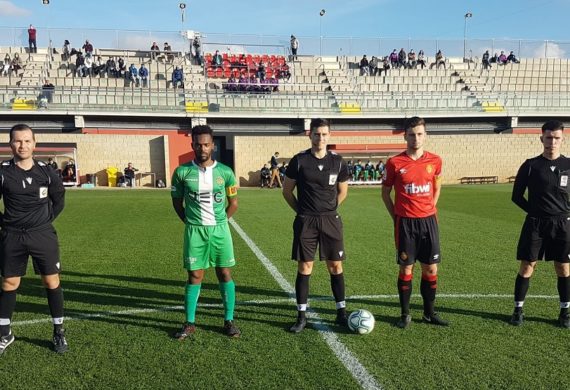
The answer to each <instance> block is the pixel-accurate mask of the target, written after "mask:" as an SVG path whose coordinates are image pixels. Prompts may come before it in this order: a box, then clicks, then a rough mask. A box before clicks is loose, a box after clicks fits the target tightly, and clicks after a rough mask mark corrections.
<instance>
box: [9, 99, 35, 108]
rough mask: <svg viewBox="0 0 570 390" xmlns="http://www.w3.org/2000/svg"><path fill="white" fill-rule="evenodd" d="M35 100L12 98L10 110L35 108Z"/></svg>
mask: <svg viewBox="0 0 570 390" xmlns="http://www.w3.org/2000/svg"><path fill="white" fill-rule="evenodd" d="M36 109H37V107H36V101H35V100H26V99H14V103H12V110H36Z"/></svg>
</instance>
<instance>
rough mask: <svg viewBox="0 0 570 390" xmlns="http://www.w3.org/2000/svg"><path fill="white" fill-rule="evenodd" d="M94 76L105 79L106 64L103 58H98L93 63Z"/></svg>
mask: <svg viewBox="0 0 570 390" xmlns="http://www.w3.org/2000/svg"><path fill="white" fill-rule="evenodd" d="M92 72H93V76H99V77H103V75H104V74H105V62H103V58H101V56H97V58H95V61H93V71H92Z"/></svg>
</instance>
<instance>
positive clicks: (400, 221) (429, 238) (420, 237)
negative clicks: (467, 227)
mask: <svg viewBox="0 0 570 390" xmlns="http://www.w3.org/2000/svg"><path fill="white" fill-rule="evenodd" d="M394 237H395V239H396V249H397V251H398V252H397V254H396V261H397V263H398V264H400V265H412V264H414V263H415V262H416V260H417V261H419V262H420V263H423V264H437V263H439V262H440V261H441V254H440V248H439V228H438V226H437V217H436V216H435V215H432V216H429V217H425V218H406V217H399V216H396V226H395V234H394Z"/></svg>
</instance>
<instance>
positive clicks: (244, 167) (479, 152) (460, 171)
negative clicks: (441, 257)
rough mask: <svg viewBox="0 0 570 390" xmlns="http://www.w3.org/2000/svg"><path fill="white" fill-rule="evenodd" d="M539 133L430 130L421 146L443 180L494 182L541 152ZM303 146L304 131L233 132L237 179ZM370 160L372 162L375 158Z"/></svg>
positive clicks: (376, 140)
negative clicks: (437, 163)
mask: <svg viewBox="0 0 570 390" xmlns="http://www.w3.org/2000/svg"><path fill="white" fill-rule="evenodd" d="M343 134H346V132H343ZM361 134H362V133H361ZM539 136H540V134H450V135H430V136H429V138H428V142H427V145H426V149H427V150H429V151H432V152H434V153H437V154H439V155H440V156H441V157H442V158H443V162H444V168H443V169H444V172H443V184H457V183H459V180H460V178H462V177H465V176H498V178H499V182H508V178H509V177H511V176H514V175H516V173H517V170H518V168H519V166H520V165H521V164H522V162H523V161H524V160H525V159H527V158H529V157H532V156H536V155H539V154H540V153H541V152H542V144H541V143H540V140H539ZM330 143H331V144H339V145H340V144H357V145H358V144H384V145H387V146H389V145H390V144H392V145H401V144H402V143H403V136H402V135H389V136H363V135H355V136H346V135H343V136H339V137H335V136H334V132H333V136H332V137H331V140H330ZM309 146H310V143H309V139H308V137H307V136H305V135H298V136H289V137H279V136H266V137H261V136H236V138H235V171H236V176H237V177H238V180H239V182H240V185H241V186H257V185H259V171H260V169H261V167H262V166H263V164H267V163H268V162H269V159H270V158H271V156H272V155H273V153H275V152H279V157H280V162H283V161H289V160H290V159H291V157H293V155H294V154H296V153H298V152H299V151H301V150H304V149H307V148H309ZM400 150H401V149H400ZM569 151H570V147H569V145H568V144H566V145H565V146H564V147H563V153H564V154H566V155H567V154H568V152H569ZM371 154H373V153H363V154H361V156H362V160H363V161H366V160H367V159H368V156H370V155H371ZM391 154H395V153H391ZM373 161H374V162H375V163H377V160H373Z"/></svg>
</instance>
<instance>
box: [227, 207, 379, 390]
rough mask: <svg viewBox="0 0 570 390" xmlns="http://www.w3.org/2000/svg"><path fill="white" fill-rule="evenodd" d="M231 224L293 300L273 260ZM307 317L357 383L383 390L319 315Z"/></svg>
mask: <svg viewBox="0 0 570 390" xmlns="http://www.w3.org/2000/svg"><path fill="white" fill-rule="evenodd" d="M230 224H231V225H232V226H233V228H234V229H235V230H236V232H237V233H238V234H239V235H240V237H241V238H242V240H243V241H244V242H245V243H246V244H247V246H249V248H250V249H251V251H252V252H253V253H254V254H255V256H257V258H258V259H259V261H261V263H262V264H263V266H264V267H265V268H266V269H267V271H269V273H270V274H271V276H272V277H273V279H275V281H276V282H277V284H279V286H280V287H281V289H283V291H285V292H286V293H287V294H289V296H290V297H291V300H293V297H294V296H295V289H294V288H293V286H291V284H290V283H289V282H288V281H287V280H286V279H285V278H284V277H283V275H282V274H281V272H279V270H278V269H277V268H276V267H275V265H273V263H272V262H271V260H269V259H268V258H267V257H266V256H265V255H264V254H263V252H261V249H259V247H258V246H257V245H256V244H255V243H254V242H253V241H252V240H251V238H249V236H248V235H247V233H246V232H245V231H244V230H243V229H242V228H241V226H239V225H238V224H237V222H236V221H234V219H233V218H230ZM307 316H308V317H309V318H311V319H312V320H313V322H312V323H313V326H314V327H315V329H316V330H317V331H318V332H319V334H320V335H321V336H322V337H323V338H324V339H325V341H326V343H327V344H328V346H329V348H330V349H331V350H332V351H333V352H334V354H335V355H336V357H337V359H338V360H339V361H340V362H341V363H342V364H343V365H344V366H345V367H346V369H347V370H348V372H350V374H351V375H352V376H353V377H354V379H356V381H357V382H358V383H359V384H360V386H362V388H364V389H382V386H380V384H379V383H378V382H376V379H374V377H373V376H372V375H370V373H369V372H368V370H366V368H365V367H364V366H363V365H362V363H360V361H359V360H358V358H357V357H356V356H354V355H353V354H352V352H350V351H349V350H348V348H346V346H345V345H344V344H343V343H342V342H341V341H340V340H339V339H338V336H337V335H336V334H335V333H334V332H333V331H332V329H331V328H330V327H329V326H327V325H326V324H325V323H324V322H323V321H322V320H321V318H320V317H319V315H318V314H317V313H316V312H314V311H313V310H311V309H308V310H307Z"/></svg>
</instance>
